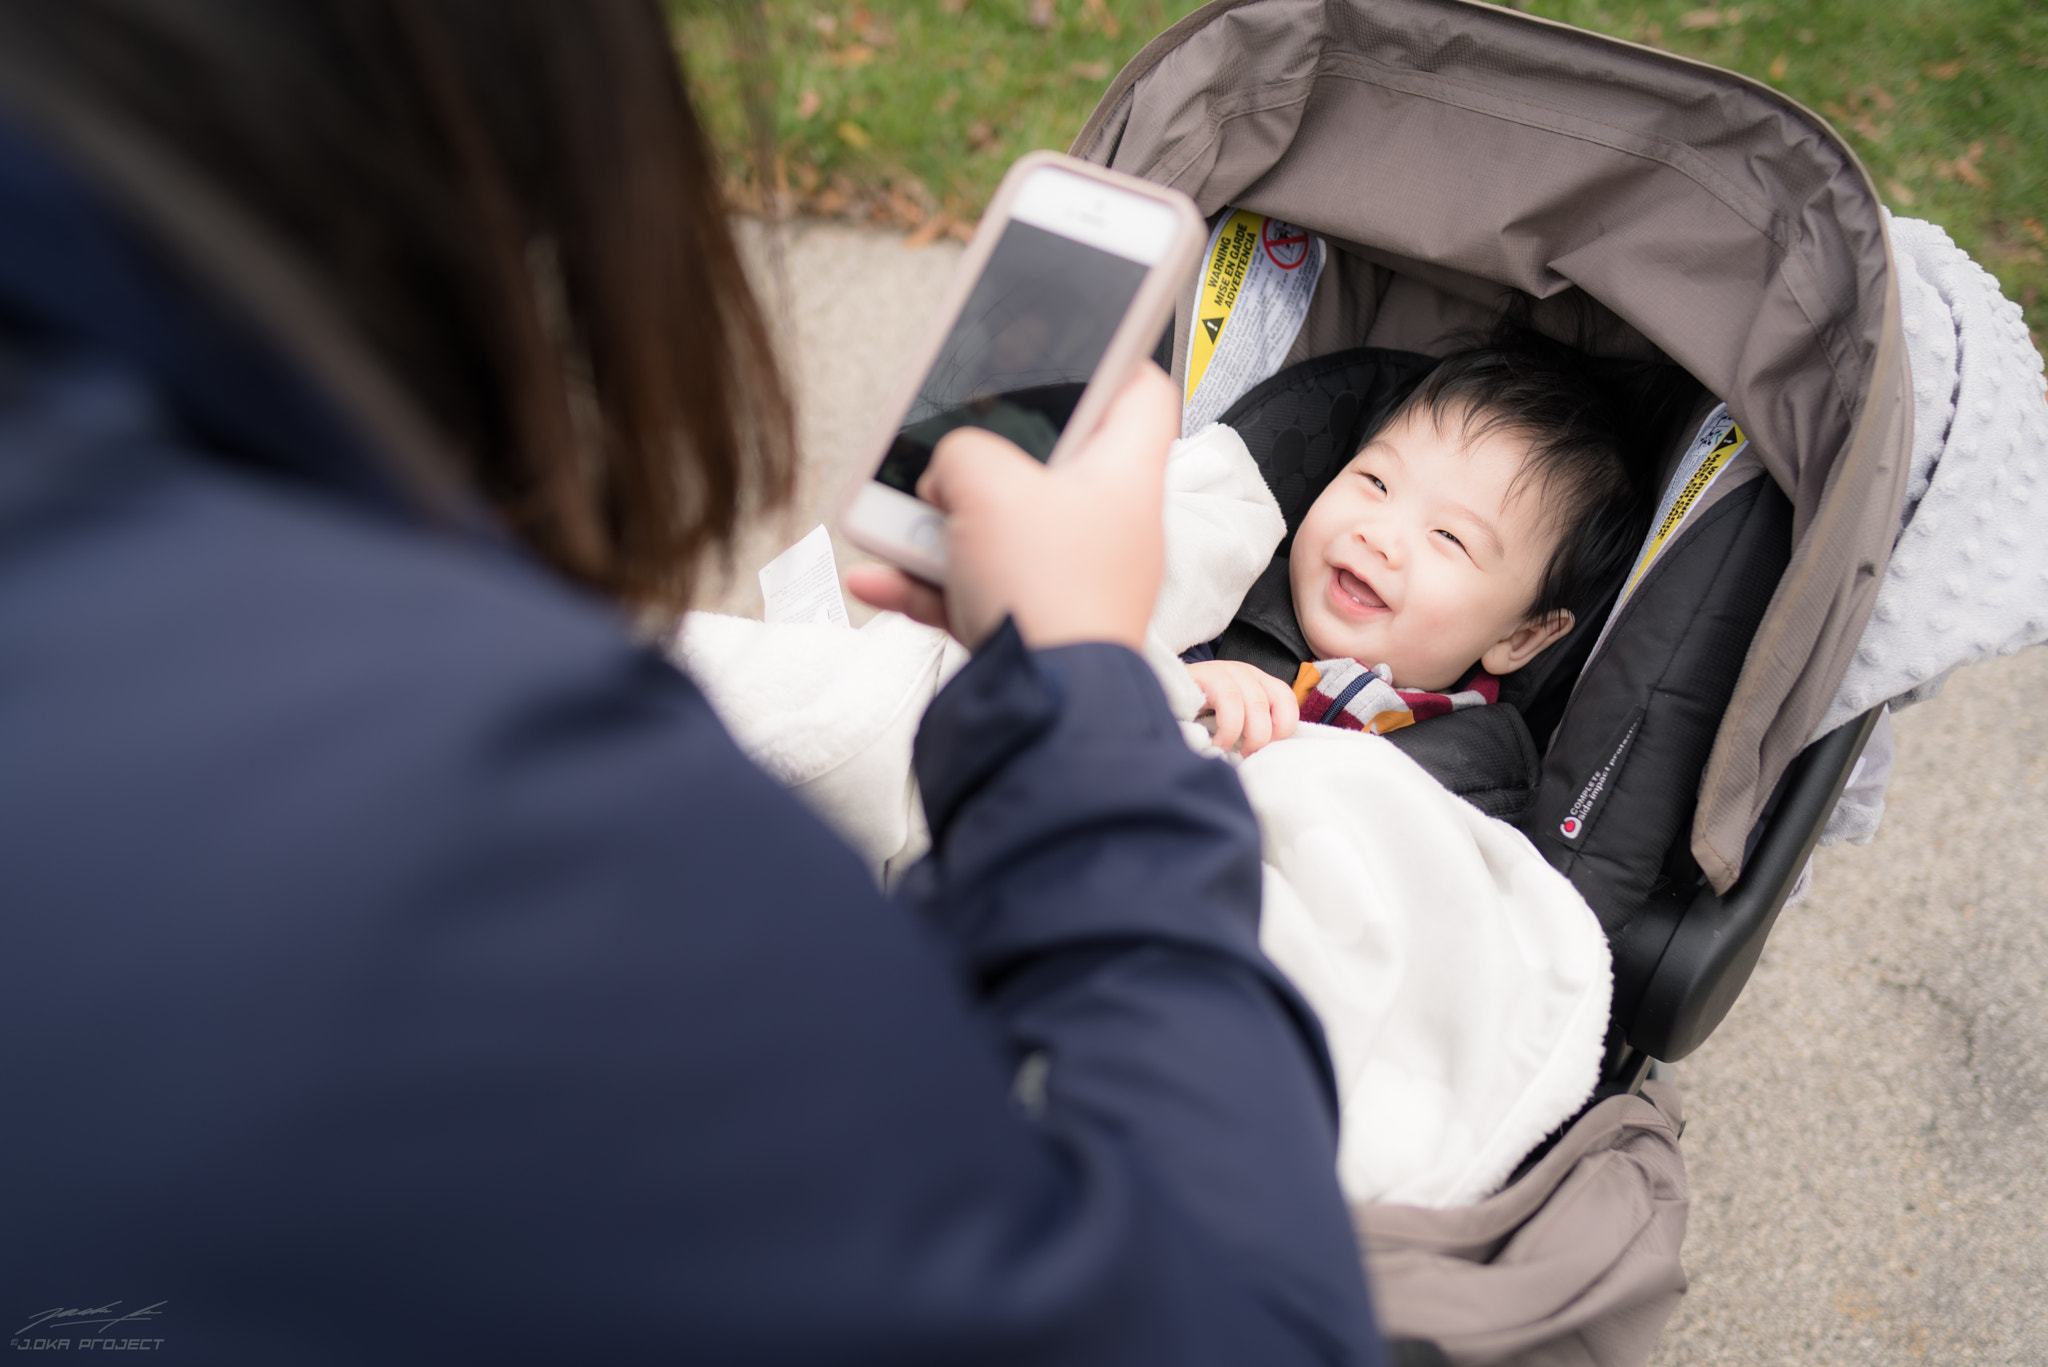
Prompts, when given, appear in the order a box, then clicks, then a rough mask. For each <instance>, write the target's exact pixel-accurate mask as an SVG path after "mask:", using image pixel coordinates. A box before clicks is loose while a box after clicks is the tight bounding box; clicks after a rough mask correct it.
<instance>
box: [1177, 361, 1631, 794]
mask: <svg viewBox="0 0 2048 1367" xmlns="http://www.w3.org/2000/svg"><path fill="white" fill-rule="evenodd" d="M1572 355H1573V354H1572V353H1568V352H1564V351H1562V349H1558V348H1550V347H1536V346H1530V347H1518V348H1498V347H1494V348H1487V349H1482V350H1475V351H1468V352H1463V353H1460V354H1458V355H1454V356H1452V357H1449V358H1448V359H1446V360H1444V361H1443V362H1442V363H1440V364H1439V365H1438V366H1437V367H1436V368H1435V369H1434V370H1432V371H1430V372H1429V374H1428V375H1427V376H1426V377H1425V378H1424V379H1423V381H1422V382H1421V384H1420V385H1419V386H1418V387H1417V388H1416V389H1415V391H1414V392H1413V393H1412V394H1410V395H1409V396H1408V398H1407V399H1406V400H1404V401H1403V402H1402V403H1401V404H1400V405H1399V406H1397V407H1396V408H1395V409H1394V410H1393V411H1392V413H1391V414H1390V415H1389V417H1388V418H1387V420H1386V421H1385V422H1384V423H1383V424H1382V425H1381V426H1380V428H1379V430H1378V431H1377V432H1375V433H1374V434H1373V435H1372V437H1371V438H1370V439H1369V440H1368V441H1367V442H1366V443H1365V445H1364V446H1363V447H1361V448H1360V449H1359V451H1358V453H1357V455H1355V456H1354V457H1353V458H1352V459H1351V461H1350V462H1349V463H1348V464H1347V465H1346V466H1345V467H1344V468H1343V469H1342V470H1341V471H1340V472H1338V474H1337V475H1336V476H1335V477H1334V478H1333V479H1332V480H1331V481H1330V483H1329V484H1328V485H1327V486H1326V487H1325V488H1324V489H1323V491H1322V493H1321V495H1320V496H1318V497H1317V498H1316V500H1315V502H1314V503H1313V504H1312V505H1311V506H1310V507H1309V509H1308V511H1307V512H1306V513H1305V514H1303V516H1302V518H1301V521H1300V524H1299V525H1298V526H1297V527H1295V528H1294V529H1293V545H1292V549H1291V551H1290V552H1289V554H1288V558H1287V562H1286V570H1287V575H1286V581H1287V582H1286V589H1287V593H1288V596H1289V598H1290V600H1291V608H1292V613H1291V617H1292V620H1291V621H1282V622H1278V623H1275V622H1274V621H1273V618H1274V617H1275V616H1276V614H1275V613H1274V612H1273V611H1272V610H1271V608H1272V607H1277V606H1278V605H1277V604H1276V605H1269V610H1268V611H1267V613H1266V622H1267V630H1266V632H1265V638H1266V639H1262V640H1261V647H1262V648H1261V649H1260V650H1259V651H1258V652H1255V653H1252V654H1251V658H1248V659H1247V658H1229V656H1230V655H1231V653H1232V652H1231V650H1230V645H1229V643H1230V641H1231V639H1232V634H1231V633H1229V632H1226V633H1225V635H1224V636H1223V637H1220V638H1218V640H1217V641H1216V642H1213V643H1211V645H1210V646H1205V647H1197V648H1196V649H1195V650H1193V651H1190V652H1188V653H1187V655H1185V656H1183V659H1185V660H1187V661H1188V662H1189V664H1188V668H1189V671H1190V672H1191V673H1192V674H1193V675H1194V677H1195V680H1196V682H1198V683H1199V684H1200V685H1201V687H1202V692H1203V694H1204V695H1205V696H1206V697H1207V699H1208V704H1209V709H1210V710H1211V711H1212V712H1213V713H1214V716H1215V723H1214V724H1215V730H1216V743H1217V744H1218V745H1219V746H1221V747H1222V748H1224V749H1226V750H1228V749H1230V748H1232V747H1233V746H1236V747H1237V748H1239V749H1240V750H1241V751H1242V753H1244V754H1247V755H1248V754H1251V753H1253V752H1254V751H1256V750H1258V749H1260V748H1261V747H1263V746H1264V745H1265V744H1266V743H1267V742H1268V741H1271V740H1278V739H1280V738H1282V737H1284V736H1287V735H1289V734H1290V733H1292V731H1293V730H1294V728H1295V726H1296V725H1297V724H1298V723H1299V721H1300V720H1301V719H1302V718H1303V717H1304V716H1307V717H1308V719H1309V720H1323V721H1333V722H1334V721H1339V720H1340V719H1341V718H1342V717H1344V716H1346V715H1348V716H1349V717H1350V718H1351V720H1350V721H1349V722H1348V723H1347V724H1349V725H1352V726H1355V727H1360V728H1362V729H1367V730H1382V729H1386V728H1387V727H1388V726H1389V725H1394V724H1406V722H1408V721H1411V720H1415V719H1419V718H1422V717H1426V716H1429V715H1433V714H1434V713H1435V712H1438V711H1447V710H1451V709H1452V708H1454V707H1457V706H1462V705H1465V704H1467V703H1475V702H1491V701H1493V700H1494V696H1495V693H1494V680H1496V679H1497V678H1498V677H1499V676H1500V675H1503V674H1509V673H1512V672H1514V671H1515V670H1517V669H1520V668H1521V667H1522V666H1524V665H1526V664H1528V663H1529V662H1530V661H1531V660H1532V659H1534V658H1535V657H1536V656H1537V655H1538V654H1539V653H1540V652H1541V651H1542V650H1543V649H1544V647H1546V646H1548V645H1550V644H1551V643H1552V642H1553V641H1556V640H1558V639H1559V638H1560V637H1562V636H1563V635H1564V634H1565V633H1566V632H1568V631H1570V630H1571V627H1572V622H1573V617H1572V612H1571V610H1570V608H1568V607H1567V606H1566V604H1568V603H1573V602H1578V601H1580V600H1581V597H1582V594H1583V593H1584V591H1585V589H1586V588H1587V587H1588V586H1589V585H1590V584H1592V583H1594V582H1597V581H1598V580H1599V579H1600V577H1601V576H1603V575H1605V574H1607V573H1609V572H1610V571H1611V569H1612V567H1613V565H1614V564H1615V563H1616V561H1617V557H1620V556H1626V555H1627V554H1628V553H1629V551H1630V550H1631V549H1632V548H1633V546H1634V542H1635V536H1636V532H1637V528H1636V525H1635V524H1636V521H1637V520H1638V514H1637V509H1636V506H1635V505H1636V499H1635V494H1634V491H1633V488H1632V485H1631V482H1630V480H1629V477H1628V474H1627V471H1626V469H1625V468H1624V465H1623V462H1622V457H1621V452H1620V443H1619V439H1618V434H1617V431H1616V420H1615V416H1614V410H1613V408H1612V406H1611V405H1610V404H1609V403H1608V402H1607V400H1606V398H1605V396H1604V395H1603V394H1602V393H1601V391H1600V388H1599V387H1598V386H1597V385H1596V384H1594V382H1593V381H1592V379H1591V378H1590V377H1589V376H1588V375H1587V374H1586V373H1585V370H1584V369H1583V368H1582V367H1580V366H1578V365H1576V364H1574V362H1573V360H1572V359H1571V357H1572ZM1276 568H1277V567H1276ZM1277 587H1278V585H1277V583H1275V584H1272V585H1269V588H1277ZM1258 592H1259V590H1258V589H1255V590H1254V593H1255V594H1256V593H1258ZM1247 606H1250V603H1249V600H1248V603H1247ZM1277 615H1278V616H1280V617H1283V618H1284V617H1286V616H1288V615H1289V614H1287V613H1285V612H1284V611H1283V612H1280V613H1278V614H1277ZM1290 628H1291V630H1290ZM1276 639H1277V640H1279V641H1282V642H1286V643H1289V644H1288V646H1287V647H1286V648H1285V649H1284V650H1283V652H1282V653H1283V654H1292V655H1293V656H1295V657H1296V658H1295V659H1294V660H1293V661H1292V662H1291V665H1290V666H1287V667H1291V669H1292V677H1284V676H1283V675H1282V674H1281V672H1280V670H1281V668H1283V666H1282V665H1281V664H1280V663H1279V661H1278V658H1277V657H1276V656H1275V655H1274V653H1273V650H1272V649H1271V646H1272V645H1273V642H1274V640H1276ZM1252 659H1256V660H1257V661H1258V662H1257V663H1253V662H1252ZM1373 699H1379V700H1381V701H1372V700H1373ZM1383 704H1384V705H1386V706H1388V707H1390V708H1394V709H1400V712H1399V713H1395V712H1385V713H1376V712H1375V710H1374V709H1376V708H1378V707H1380V706H1382V705H1383ZM1375 715H1378V716H1381V717H1385V718H1387V720H1386V721H1382V722H1380V723H1379V724H1378V725H1375V724H1374V717H1375Z"/></svg>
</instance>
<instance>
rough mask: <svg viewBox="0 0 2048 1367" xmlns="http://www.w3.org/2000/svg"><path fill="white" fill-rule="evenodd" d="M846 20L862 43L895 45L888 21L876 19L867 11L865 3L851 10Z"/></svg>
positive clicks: (877, 45)
mask: <svg viewBox="0 0 2048 1367" xmlns="http://www.w3.org/2000/svg"><path fill="white" fill-rule="evenodd" d="M848 22H849V25H850V26H851V27H852V29H853V36H854V37H856V38H858V39H860V40H861V41H862V42H863V43H867V44H869V45H871V46H873V47H894V46H895V45H896V35H895V33H894V32H893V31H892V30H891V29H890V28H889V21H888V20H886V19H877V18H876V17H875V16H874V15H873V14H872V13H870V12H869V11H868V8H867V6H865V5H861V6H859V7H858V8H856V9H855V10H854V12H853V17H852V18H851V19H850V20H849V21H848Z"/></svg>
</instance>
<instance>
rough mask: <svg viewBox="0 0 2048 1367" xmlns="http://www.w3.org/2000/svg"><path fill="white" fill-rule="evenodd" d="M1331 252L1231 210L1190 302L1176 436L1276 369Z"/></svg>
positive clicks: (1277, 224) (1279, 225)
mask: <svg viewBox="0 0 2048 1367" xmlns="http://www.w3.org/2000/svg"><path fill="white" fill-rule="evenodd" d="M1327 252H1328V248H1327V247H1326V246H1325V245H1324V244H1323V241H1322V239H1321V238H1318V237H1315V236H1314V235H1312V234H1311V233H1309V232H1308V231H1307V230H1306V229H1303V228H1298V227H1296V226H1295V225H1294V224H1292V223H1284V222H1282V221H1281V220H1279V219H1277V218H1267V217H1266V216H1265V215H1264V214H1254V213H1248V212H1246V211H1245V210H1243V209H1233V210H1231V211H1230V212H1229V213H1227V214H1225V215H1224V216H1223V219H1222V221H1221V222H1219V223H1218V224H1217V225H1216V228H1215V231H1214V232H1212V233H1211V234H1210V235H1209V247H1208V250H1207V251H1206V252H1204V253H1203V254H1202V283H1201V288H1200V290H1199V291H1198V292H1197V293H1196V295H1195V321H1196V323H1197V324H1199V326H1197V327H1194V328H1191V329H1189V332H1188V355H1187V365H1186V367H1185V373H1186V379H1187V387H1186V389H1185V391H1184V395H1185V402H1184V404H1183V407H1182V409H1181V432H1182V434H1183V435H1192V434H1193V433H1195V432H1198V431H1200V430H1201V429H1202V428H1204V427H1206V426H1208V425H1209V424H1210V423H1212V422H1214V421H1215V420H1216V419H1217V418H1218V417H1220V416H1222V414H1223V411H1224V410H1225V409H1227V408H1229V407H1230V405H1231V404H1233V403H1235V402H1236V401H1237V400H1238V399H1239V398H1240V397H1242V396H1243V395H1244V393H1245V392H1246V391H1247V390H1249V389H1250V388H1251V387H1252V386H1253V385H1255V384H1257V383H1258V382H1259V381H1261V380H1263V379H1265V378H1266V377H1267V376H1269V375H1271V374H1272V373H1273V372H1274V371H1276V370H1278V369H1279V368H1280V363H1281V362H1282V361H1284V360H1285V359H1286V358H1287V350H1288V348H1289V347H1291V346H1293V345H1294V339H1295V337H1296V335H1297V334H1299V333H1300V331H1301V325H1302V322H1303V321H1304V320H1305V319H1306V318H1307V317H1308V305H1309V300H1310V298H1311V297H1312V296H1313V295H1314V294H1315V289H1316V281H1317V279H1318V278H1319V277H1320V276H1321V275H1322V273H1323V261H1324V258H1325V255H1326V254H1327Z"/></svg>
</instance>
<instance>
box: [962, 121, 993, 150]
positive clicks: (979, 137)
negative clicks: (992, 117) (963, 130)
mask: <svg viewBox="0 0 2048 1367" xmlns="http://www.w3.org/2000/svg"><path fill="white" fill-rule="evenodd" d="M995 144H996V130H995V129H993V128H991V127H989V126H988V125H987V124H986V123H976V124H972V125H970V126H969V127H968V129H967V145H968V146H969V147H970V148H972V149H973V150H975V151H977V152H986V151H988V149H989V148H991V147H993V146H995Z"/></svg>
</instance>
